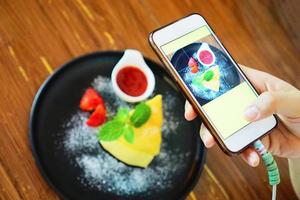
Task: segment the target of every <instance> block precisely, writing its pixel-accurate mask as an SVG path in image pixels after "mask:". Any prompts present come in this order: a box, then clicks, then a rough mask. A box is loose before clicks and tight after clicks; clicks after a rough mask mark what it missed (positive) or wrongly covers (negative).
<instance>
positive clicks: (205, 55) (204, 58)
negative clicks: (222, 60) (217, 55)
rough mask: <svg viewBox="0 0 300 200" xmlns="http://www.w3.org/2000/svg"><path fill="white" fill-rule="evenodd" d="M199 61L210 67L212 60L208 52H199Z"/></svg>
mask: <svg viewBox="0 0 300 200" xmlns="http://www.w3.org/2000/svg"><path fill="white" fill-rule="evenodd" d="M199 60H201V62H202V63H204V64H206V65H210V64H212V62H213V60H214V58H213V55H212V53H211V52H210V51H208V50H203V51H200V53H199Z"/></svg>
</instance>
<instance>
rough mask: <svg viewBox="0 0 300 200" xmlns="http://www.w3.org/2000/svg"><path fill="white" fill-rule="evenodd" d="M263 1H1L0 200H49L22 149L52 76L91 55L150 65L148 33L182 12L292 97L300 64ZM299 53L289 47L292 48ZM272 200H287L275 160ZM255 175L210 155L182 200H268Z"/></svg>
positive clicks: (284, 174) (259, 172)
mask: <svg viewBox="0 0 300 200" xmlns="http://www.w3.org/2000/svg"><path fill="white" fill-rule="evenodd" d="M273 3H274V2H271V1H269V0H266V1H264V2H260V1H259V0H251V1H246V0H245V1H240V0H234V1H229V0H226V1H224V0H223V1H204V0H203V1H199V0H194V1H192V0H185V1H183V0H176V1H166V0H165V1H164V0H153V1H146V0H141V1H137V0H131V1H125V0H124V1H123V0H114V1H113V0H111V1H102V0H69V1H67V0H66V1H61V0H57V1H56V0H39V1H33V0H28V1H27V0H26V1H23V0H19V1H18V0H2V1H1V3H0V94H1V99H0V129H1V136H0V176H1V178H0V199H3V200H4V199H5V200H10V199H14V200H15V199H16V200H18V199H30V200H33V199H50V200H51V199H58V197H57V195H56V194H55V193H54V192H53V191H52V189H51V188H50V187H49V186H48V185H47V183H46V182H45V181H44V180H43V178H42V177H41V175H40V173H39V171H38V170H37V167H36V165H35V163H34V159H33V157H32V154H31V150H30V146H29V141H28V118H29V111H30V107H31V103H32V100H33V97H34V95H35V93H36V91H37V89H38V88H39V86H40V85H41V84H42V82H43V81H44V80H45V78H47V77H48V76H49V75H50V74H51V73H52V72H53V70H54V69H55V68H57V67H58V66H60V65H61V64H63V63H64V62H66V61H67V60H69V59H72V58H74V57H76V56H79V55H82V54H85V53H88V52H93V51H99V50H107V49H113V50H123V49H126V48H136V49H138V50H140V51H142V52H143V53H144V55H145V56H147V57H149V58H152V59H154V60H156V61H158V59H157V57H156V56H155V55H154V53H153V52H152V50H151V48H150V46H149V44H148V41H147V37H148V33H149V32H150V31H152V30H153V29H155V28H158V27H159V26H161V25H163V24H166V23H168V22H170V21H172V20H174V19H177V18H180V17H182V16H184V15H187V14H189V13H192V12H198V13H201V14H202V15H203V16H205V17H206V18H207V20H208V21H209V22H210V24H211V25H212V27H213V28H214V29H215V31H216V33H217V35H218V36H219V37H220V39H221V40H222V41H223V43H224V44H225V46H226V47H227V48H228V50H229V51H230V52H231V53H232V55H233V57H234V58H236V60H237V61H238V62H239V63H242V64H244V65H248V66H255V68H258V69H261V70H265V71H267V72H270V73H272V74H274V75H276V76H278V77H280V78H282V79H284V80H287V81H289V82H290V83H292V84H294V85H296V86H297V87H298V88H299V87H300V81H299V78H300V57H299V51H297V50H296V48H295V46H294V45H295V44H293V42H292V41H291V40H290V39H289V37H288V36H287V34H286V33H287V30H285V29H284V28H283V27H284V26H282V24H281V23H282V21H280V20H278V13H277V11H278V7H276V6H274V4H273ZM298 45H299V44H298ZM277 160H278V164H279V167H280V170H281V178H282V182H281V184H280V186H279V188H278V199H295V198H296V196H295V194H294V192H293V190H292V187H291V183H290V180H289V174H288V166H287V161H286V160H285V159H277ZM270 196H271V190H270V187H269V186H268V185H267V177H266V172H265V170H264V167H263V166H259V167H258V168H255V169H252V168H250V167H249V166H247V165H246V164H245V163H244V162H243V161H241V159H240V158H238V157H234V158H231V157H228V156H225V154H223V153H222V152H221V151H220V149H219V148H218V147H214V148H212V149H210V150H209V151H208V155H207V164H206V165H205V167H204V171H203V174H202V176H201V179H200V181H199V183H198V184H197V186H196V187H195V188H194V190H193V192H191V193H190V195H189V196H188V197H187V199H190V200H195V199H270Z"/></svg>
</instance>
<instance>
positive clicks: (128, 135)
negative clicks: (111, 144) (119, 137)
mask: <svg viewBox="0 0 300 200" xmlns="http://www.w3.org/2000/svg"><path fill="white" fill-rule="evenodd" d="M123 132H124V138H125V139H126V141H127V142H128V143H131V144H132V143H133V142H134V130H133V127H132V126H131V125H130V124H128V125H125V127H124V129H123Z"/></svg>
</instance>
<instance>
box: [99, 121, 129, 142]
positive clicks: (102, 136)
mask: <svg viewBox="0 0 300 200" xmlns="http://www.w3.org/2000/svg"><path fill="white" fill-rule="evenodd" d="M124 126H125V123H123V122H122V121H120V120H112V121H109V122H107V123H105V124H104V125H103V126H102V127H101V128H100V130H99V134H98V139H99V140H102V141H113V140H116V139H118V138H119V137H120V136H121V135H122V134H123V131H124V130H123V129H124Z"/></svg>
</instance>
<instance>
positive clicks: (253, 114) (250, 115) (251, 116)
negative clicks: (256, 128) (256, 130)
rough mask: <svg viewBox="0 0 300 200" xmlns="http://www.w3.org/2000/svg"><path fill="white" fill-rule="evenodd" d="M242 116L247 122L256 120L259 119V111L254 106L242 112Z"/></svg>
mask: <svg viewBox="0 0 300 200" xmlns="http://www.w3.org/2000/svg"><path fill="white" fill-rule="evenodd" d="M244 116H245V118H246V119H247V120H248V121H253V120H256V119H257V118H258V117H259V110H258V108H257V107H256V106H250V107H249V108H247V109H246V111H245V112H244Z"/></svg>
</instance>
